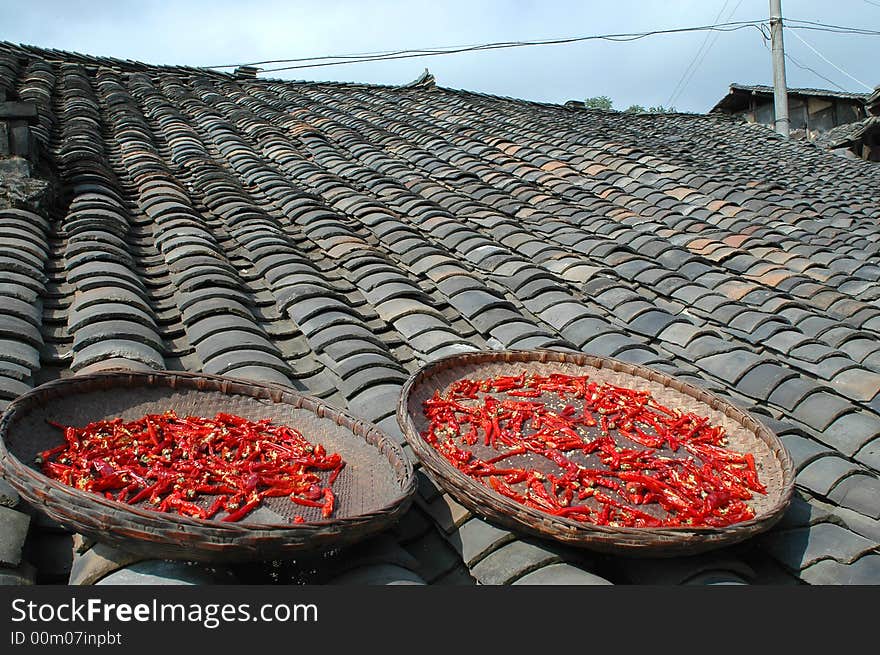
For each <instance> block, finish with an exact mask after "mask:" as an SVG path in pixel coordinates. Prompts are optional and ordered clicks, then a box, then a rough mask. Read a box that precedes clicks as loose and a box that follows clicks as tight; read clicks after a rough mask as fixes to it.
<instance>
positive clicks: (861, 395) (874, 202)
mask: <svg viewBox="0 0 880 655" xmlns="http://www.w3.org/2000/svg"><path fill="white" fill-rule="evenodd" d="M0 53H7V54H11V55H12V57H9V56H7V57H6V61H7V62H8V61H13V62H14V65H13V64H9V65H7V67H6V68H5V69H4V68H3V67H0V72H2V71H9V72H8V73H5V72H4V73H3V74H4V75H5V79H3V80H2V81H0V84H4V85H5V86H7V87H9V88H11V89H14V90H15V91H17V93H18V95H19V96H20V97H21V98H25V99H30V100H32V101H34V102H36V104H37V106H38V110H39V122H38V124H37V125H36V126H35V127H34V132H35V134H36V136H37V138H38V139H39V140H40V141H41V142H42V143H43V145H44V146H45V148H46V150H47V152H48V153H50V160H51V162H52V163H53V164H54V166H55V167H56V174H57V177H58V182H59V184H60V187H61V191H62V193H61V196H60V197H61V199H62V202H61V204H60V205H59V207H58V209H57V211H55V212H47V213H46V215H42V216H37V215H34V214H32V213H20V212H18V213H17V212H9V211H6V212H0V222H2V225H3V230H4V233H3V235H4V236H3V240H2V251H0V265H2V270H3V276H4V280H3V285H2V296H0V302H2V305H0V312H2V314H0V320H2V322H0V329H2V334H0V360H2V369H0V393H2V394H3V397H4V398H6V399H7V400H8V399H10V398H12V397H14V395H15V394H17V393H19V392H21V391H22V390H24V389H26V388H28V387H29V386H31V385H33V384H35V383H39V382H40V381H42V380H46V379H51V378H53V377H57V376H59V375H70V374H75V373H79V372H83V371H91V370H97V369H100V368H102V367H106V366H112V365H114V364H120V363H121V364H126V365H129V366H134V367H140V368H147V369H148V368H169V369H186V370H192V371H200V370H201V371H207V372H210V373H219V374H229V375H233V376H239V377H247V378H251V379H255V380H269V381H272V382H280V383H282V384H288V385H291V386H293V387H295V388H296V389H300V390H303V391H307V392H309V393H311V394H315V395H318V396H320V397H322V398H325V399H327V400H328V401H330V402H332V403H335V404H337V405H339V406H341V407H347V408H348V409H349V410H350V411H352V412H354V413H355V414H358V415H360V416H362V417H364V418H366V419H369V420H371V421H375V422H377V423H378V425H379V426H381V427H382V428H383V429H385V430H386V431H387V432H388V433H389V434H391V435H392V436H394V437H395V438H397V439H401V435H400V431H399V429H398V428H397V425H396V422H395V418H394V411H395V403H396V401H397V397H398V392H399V389H400V386H401V384H402V383H403V381H404V380H405V378H406V376H407V375H408V374H409V373H411V372H413V371H414V370H416V369H417V368H418V367H419V366H420V365H421V364H422V363H424V362H426V361H429V360H431V359H433V358H436V357H438V356H441V355H444V354H448V353H455V352H464V351H468V350H473V349H477V348H502V347H505V348H562V349H571V350H582V351H584V352H588V353H594V354H597V355H608V356H614V357H617V358H619V359H622V360H626V361H630V362H637V363H640V364H646V365H649V366H652V367H656V368H657V369H658V370H662V371H664V372H667V373H671V374H674V375H678V376H681V377H682V378H683V379H685V380H687V381H689V382H693V383H695V384H697V385H700V386H702V387H705V388H707V389H710V390H712V391H714V392H716V393H718V394H719V395H721V396H723V397H725V398H728V399H730V400H731V401H733V402H734V403H736V404H737V405H739V406H742V407H744V408H746V409H747V410H748V411H750V412H752V413H753V414H755V415H756V416H758V417H759V418H760V419H762V420H764V421H766V423H767V424H768V425H769V426H770V427H771V428H773V429H774V430H776V431H777V433H778V434H779V435H781V437H782V439H783V441H784V442H785V444H786V445H787V447H788V448H789V450H790V452H791V454H792V456H793V459H794V461H795V462H796V465H797V468H798V477H797V482H798V494H797V498H796V500H795V502H794V504H793V506H792V509H791V511H790V512H789V513H788V514H787V516H786V517H785V519H784V521H783V522H782V523H781V524H780V525H779V526H777V527H776V528H774V529H773V531H772V532H771V533H769V534H768V535H766V536H762V537H759V538H756V539H754V540H752V541H751V542H749V543H747V544H742V545H739V546H735V547H731V548H726V549H724V550H721V551H717V552H714V553H711V554H707V555H705V556H700V557H696V558H684V559H672V560H630V559H622V558H614V557H607V556H601V557H600V556H596V555H593V554H590V553H581V552H573V551H571V550H570V549H566V548H561V547H557V546H555V545H553V544H550V543H544V542H538V541H533V540H523V539H519V538H517V537H516V536H515V535H513V534H511V533H510V532H508V531H506V530H502V529H499V528H496V527H495V526H492V525H490V524H488V523H486V522H484V521H483V520H481V519H480V518H478V517H475V516H472V515H471V514H470V513H469V512H467V511H466V510H465V509H464V508H462V507H461V506H460V505H458V504H457V503H456V502H455V501H454V500H453V499H451V498H450V497H448V496H447V495H445V494H443V493H441V492H440V491H439V490H438V489H437V488H436V487H435V486H434V485H433V483H432V482H431V481H430V480H429V479H428V477H427V476H426V475H424V474H421V473H420V490H419V497H418V500H417V503H416V505H415V507H414V509H413V511H412V512H410V514H409V515H408V516H407V518H406V519H405V520H404V521H403V522H402V523H401V525H400V526H399V527H398V528H397V529H396V530H395V532H394V533H393V534H392V535H391V536H390V537H388V538H386V540H385V541H383V544H382V546H381V548H379V547H377V550H376V551H375V552H379V553H380V555H378V556H377V555H376V554H375V552H374V551H372V550H369V549H367V551H368V554H367V555H366V556H365V559H362V560H361V559H358V560H344V561H345V562H349V565H348V568H351V567H354V571H353V572H352V571H349V572H348V573H346V574H345V575H347V576H349V577H348V578H346V579H348V580H350V579H352V576H354V577H353V579H356V580H361V581H363V579H364V576H367V578H369V575H375V576H379V577H382V576H384V577H382V579H386V578H395V577H399V578H400V579H401V580H403V579H404V578H406V579H407V580H408V579H409V578H407V576H408V575H413V574H404V573H400V572H401V571H403V570H405V569H409V570H411V571H413V572H414V574H415V576H417V578H421V579H423V580H426V581H427V582H430V583H434V582H446V583H467V582H473V580H475V579H476V580H478V581H480V582H484V583H518V584H526V583H552V582H560V581H562V582H573V583H585V584H586V583H594V582H602V581H605V580H607V581H611V582H614V583H626V582H664V583H680V582H685V581H693V582H701V583H706V582H713V581H735V582H742V581H745V582H758V583H766V582H784V581H797V580H798V579H799V580H803V581H807V582H867V583H880V554H878V553H877V546H878V543H880V477H878V469H880V306H878V302H877V301H878V298H880V283H878V280H880V227H878V222H880V206H878V198H877V191H876V190H877V189H878V188H880V168H878V167H877V166H876V165H874V164H871V163H868V162H864V161H847V160H843V159H840V158H838V157H835V156H833V155H831V154H828V153H826V152H823V151H821V150H819V149H817V148H815V147H813V146H811V145H808V144H805V143H800V142H794V141H783V140H781V139H779V138H777V137H776V136H775V135H774V134H772V133H771V132H769V131H768V130H766V129H765V128H763V127H757V126H753V125H748V124H745V123H743V122H740V121H737V120H733V119H730V118H728V117H724V116H698V115H682V114H669V115H630V114H626V113H610V112H601V111H593V110H583V109H571V108H565V107H560V106H554V105H547V104H539V103H533V102H525V101H520V100H513V99H508V98H499V97H494V96H488V95H482V94H478V93H469V92H464V91H455V90H450V89H444V88H440V87H436V86H434V85H433V84H432V83H424V84H415V85H411V86H407V87H400V88H394V87H380V86H366V85H353V84H335V83H302V82H284V81H273V80H263V79H247V80H245V79H235V78H233V77H231V76H224V75H219V74H216V73H213V72H203V71H199V70H197V69H185V68H179V69H178V68H160V67H149V66H146V65H140V64H139V65H136V66H134V65H132V66H128V65H126V64H124V63H123V64H119V63H117V62H111V61H109V60H106V61H105V60H101V59H94V58H90V59H88V60H82V59H80V58H79V57H78V56H74V55H68V54H65V53H58V52H57V51H51V52H50V51H40V50H37V49H33V48H31V49H28V50H19V49H17V48H16V47H14V46H11V45H8V44H7V45H3V46H0ZM50 58H51V60H52V61H47V59H50ZM86 64H87V65H86ZM0 520H2V519H0ZM32 530H33V528H32ZM377 558H378V560H377ZM379 560H381V561H379ZM355 561H356V562H357V563H358V564H357V566H356V565H355V564H354V563H352V562H355ZM377 561H379V563H378V564H377V563H376V562H377ZM364 562H367V563H364ZM38 566H39V564H38ZM359 566H360V567H361V568H358V567H359ZM370 567H373V568H370ZM377 567H378V568H377ZM359 571H360V573H359ZM364 571H367V572H366V573H364ZM369 571H373V573H369ZM359 575H360V576H361V577H358V576H359Z"/></svg>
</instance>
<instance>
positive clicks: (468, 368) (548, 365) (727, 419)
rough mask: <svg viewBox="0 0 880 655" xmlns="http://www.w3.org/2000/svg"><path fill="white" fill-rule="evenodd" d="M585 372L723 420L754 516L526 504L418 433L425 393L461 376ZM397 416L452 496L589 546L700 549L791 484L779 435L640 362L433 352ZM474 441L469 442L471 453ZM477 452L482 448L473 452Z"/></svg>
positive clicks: (657, 552)
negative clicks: (628, 515) (651, 521)
mask: <svg viewBox="0 0 880 655" xmlns="http://www.w3.org/2000/svg"><path fill="white" fill-rule="evenodd" d="M524 370H525V371H528V372H529V373H533V374H540V375H548V374H550V373H563V374H568V375H589V376H590V379H591V380H595V381H597V382H607V383H610V384H615V385H619V386H624V387H630V388H638V389H644V390H648V391H650V392H651V393H652V394H653V395H654V397H655V398H656V399H657V400H658V401H659V402H661V403H663V404H664V405H666V406H667V407H670V408H678V409H680V410H682V411H692V412H694V413H696V414H698V415H702V416H708V417H709V418H710V419H711V421H712V423H713V424H715V425H722V426H723V427H724V428H725V430H726V432H727V436H728V439H729V443H730V446H729V447H730V448H732V449H734V450H737V451H739V452H751V453H752V454H753V455H754V457H755V464H756V467H757V470H758V475H759V478H760V480H761V481H762V483H764V484H765V485H766V487H767V494H766V495H758V494H756V495H755V497H754V499H753V501H750V503H751V504H752V506H753V508H754V509H755V514H756V516H755V518H753V519H751V520H749V521H744V522H741V523H737V524H734V525H731V526H728V527H725V528H714V527H707V528H677V527H676V528H625V527H613V526H600V525H595V524H590V523H585V522H580V521H575V520H573V519H567V518H560V517H556V516H553V515H551V514H549V513H545V512H542V511H540V510H537V509H532V508H529V507H525V506H524V505H521V504H520V503H518V502H516V501H514V500H512V499H510V498H507V497H506V496H503V495H501V494H499V493H497V492H495V491H494V490H492V489H490V488H489V487H486V486H484V485H482V484H480V483H478V482H475V481H474V480H472V479H471V478H470V477H468V476H467V475H465V474H464V473H462V472H461V471H459V470H458V469H457V468H455V467H454V466H452V465H451V464H450V463H449V462H447V461H446V459H445V458H444V457H443V456H442V455H440V454H439V453H438V452H437V451H436V450H434V448H433V447H432V446H431V445H430V444H428V443H427V442H426V441H425V440H424V439H423V438H422V437H421V434H422V433H423V432H424V431H426V430H427V428H428V420H427V418H426V417H425V415H424V412H423V404H424V402H425V400H427V399H428V398H430V397H431V396H433V394H434V392H435V391H440V393H441V394H443V393H445V392H446V391H447V390H448V389H449V387H450V385H451V384H452V383H453V382H455V381H456V380H459V379H461V378H463V377H468V378H472V379H473V378H477V379H479V378H488V377H495V376H499V375H519V374H520V373H521V372H523V371H524ZM397 420H398V422H399V423H400V426H401V429H402V430H403V433H404V435H405V437H406V439H407V441H408V442H409V443H410V445H411V446H412V448H413V450H414V451H415V453H416V455H418V457H419V459H420V460H421V462H422V464H423V465H424V466H425V468H426V469H428V471H430V472H431V473H432V474H433V476H434V477H435V479H436V481H437V482H438V484H439V485H440V486H441V487H442V488H443V489H444V490H445V491H447V492H448V493H449V494H451V495H452V496H453V497H454V498H455V499H456V500H457V501H458V502H460V503H461V504H462V505H464V506H465V507H467V508H468V509H470V510H471V511H473V512H475V513H476V514H479V515H481V516H483V517H486V518H487V519H489V520H491V521H494V522H496V523H499V524H501V525H504V526H506V527H509V528H511V529H513V530H516V531H519V532H523V533H527V534H531V535H536V536H539V537H544V538H549V539H553V540H557V541H560V542H563V543H565V544H569V545H573V546H579V547H584V548H589V549H592V550H597V551H602V552H608V553H617V554H625V555H635V556H640V555H643V556H652V557H673V556H678V555H683V554H694V553H699V552H704V551H707V550H711V549H714V548H718V547H721V546H725V545H729V544H733V543H736V542H740V541H743V540H744V539H748V538H749V537H752V536H754V535H756V534H758V533H760V532H763V531H765V530H767V529H769V528H770V527H771V526H773V524H774V523H776V522H777V521H778V520H779V519H780V518H781V517H782V515H783V513H784V512H785V510H786V508H787V506H788V503H789V501H790V500H791V494H792V491H793V488H794V469H793V466H792V462H791V458H790V457H789V455H788V453H787V452H786V450H785V448H784V447H783V445H782V443H781V442H780V440H779V439H778V437H776V435H775V434H773V433H772V432H771V431H770V430H769V429H768V428H767V427H766V426H764V425H762V424H761V423H759V422H758V421H757V420H755V419H754V418H752V417H751V416H750V415H748V414H746V413H745V412H743V411H741V410H740V409H738V408H736V407H734V406H733V405H731V404H730V403H728V402H726V401H724V400H722V399H721V398H719V397H718V396H715V395H714V394H711V393H709V392H707V391H705V390H703V389H700V388H698V387H695V386H693V385H690V384H687V383H685V382H682V381H680V380H676V379H675V378H673V377H670V376H668V375H665V374H663V373H660V372H658V371H654V370H652V369H650V368H647V367H644V366H637V365H633V364H628V363H625V362H621V361H618V360H614V359H609V358H605V357H594V356H590V355H585V354H581V353H568V352H558V351H550V350H535V351H489V352H474V353H467V354H461V355H452V356H449V357H444V358H442V359H438V360H436V361H434V362H432V363H430V364H428V365H427V366H425V367H423V368H422V369H421V370H420V371H418V372H417V373H415V374H414V375H413V376H411V377H410V378H409V380H408V381H407V382H406V384H405V385H404V387H403V389H402V392H401V398H400V401H399V403H398V407H397ZM479 447H480V445H479V444H477V445H476V446H475V447H474V450H475V453H476V452H477V450H478V449H479ZM478 454H481V455H482V453H478Z"/></svg>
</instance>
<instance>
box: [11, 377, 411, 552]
mask: <svg viewBox="0 0 880 655" xmlns="http://www.w3.org/2000/svg"><path fill="white" fill-rule="evenodd" d="M169 409H171V410H174V411H175V412H177V414H178V415H180V416H184V415H200V416H208V417H212V416H214V415H215V414H216V413H217V412H218V411H222V412H228V413H232V414H238V415H240V416H243V417H244V418H247V419H250V420H259V419H270V420H272V421H273V422H274V423H276V424H286V425H290V426H291V427H294V428H296V429H298V430H300V431H301V432H302V433H303V436H305V437H306V439H308V440H309V441H311V442H312V443H320V444H322V445H323V446H324V447H325V448H326V449H327V451H328V452H338V453H339V454H340V455H341V456H342V458H343V459H344V460H345V462H346V466H345V468H344V469H343V470H342V473H341V474H340V475H339V477H338V478H337V479H336V482H335V483H334V485H333V489H334V492H335V493H336V496H337V507H336V510H335V512H334V515H333V516H332V517H331V518H329V519H322V518H321V516H320V510H319V509H317V508H305V507H301V506H298V505H294V504H293V503H291V502H290V501H289V500H287V499H286V498H267V499H265V500H264V503H263V504H262V505H261V506H260V507H259V508H258V509H257V510H255V511H254V512H253V513H251V514H249V515H248V516H247V517H245V518H244V519H242V520H240V521H238V522H230V523H224V522H221V521H219V520H199V519H194V518H189V517H183V516H179V515H177V514H174V513H160V512H155V511H152V510H150V509H148V508H147V507H145V506H143V504H138V505H136V506H131V505H127V504H124V503H119V502H115V501H110V500H107V499H105V498H104V497H103V496H101V495H98V494H94V493H90V492H84V491H80V490H78V489H75V488H73V487H70V486H67V485H65V484H63V483H61V482H56V481H54V480H52V479H50V478H49V477H47V476H45V475H43V474H42V473H41V472H40V471H39V470H37V468H36V466H35V465H34V458H35V456H36V455H37V453H39V452H40V451H42V450H45V449H48V448H51V447H53V446H56V445H58V444H60V443H61V442H62V433H61V431H60V430H58V429H56V428H53V427H51V426H49V425H48V424H47V420H51V421H56V422H58V423H62V424H65V425H77V426H81V425H85V424H87V423H90V422H92V421H97V420H101V419H107V418H113V417H117V416H119V417H122V418H123V419H124V420H134V419H137V418H140V417H141V416H143V415H144V414H148V413H162V412H164V411H166V410H169ZM0 466H2V474H3V477H5V478H6V479H7V480H8V481H9V483H10V484H11V485H12V486H13V487H15V489H16V490H18V492H19V493H20V494H21V496H22V497H23V498H24V499H25V500H27V501H28V502H29V503H31V504H32V505H33V506H34V507H36V508H38V509H39V510H41V511H43V512H45V513H46V514H47V515H48V516H50V517H51V518H52V519H54V520H56V521H58V522H59V523H61V524H62V525H64V526H66V527H68V528H70V529H71V530H74V531H75V532H79V533H81V534H84V535H86V536H89V537H92V538H94V539H96V540H97V541H101V542H104V543H107V544H110V545H113V546H116V547H119V548H121V549H123V550H126V551H128V552H131V553H135V554H138V555H144V556H147V557H156V558H165V559H186V560H197V561H245V560H265V559H273V558H279V557H284V556H291V555H295V554H301V553H305V552H316V551H324V550H330V549H334V548H338V547H342V546H345V545H348V544H351V543H354V542H356V541H359V540H361V539H363V538H365V537H367V536H369V535H372V534H375V533H378V532H380V531H381V530H383V529H385V528H386V527H388V526H389V525H391V524H392V523H394V522H395V521H396V520H397V519H398V518H400V516H402V515H403V513H404V512H405V511H406V509H407V508H408V507H409V504H410V502H411V500H412V495H413V493H414V491H415V478H414V475H413V470H412V465H411V463H410V462H409V460H408V459H407V458H406V457H405V455H404V454H403V451H402V450H401V449H400V447H399V446H398V445H397V444H396V443H394V442H393V441H392V440H391V439H390V438H388V437H387V436H386V435H384V434H383V433H382V432H381V431H380V430H379V429H378V428H376V427H375V426H373V425H372V424H370V423H367V422H364V421H361V420H357V419H355V418H352V417H350V416H348V415H347V414H345V413H343V412H341V411H339V410H337V409H334V408H333V407H330V406H329V405H326V404H325V403H323V402H321V401H320V400H317V399H315V398H312V397H309V396H303V395H300V394H297V393H295V392H293V391H291V390H289V389H287V388H285V387H281V386H274V385H264V384H255V383H252V382H248V381H244V380H234V379H229V378H223V377H217V376H210V375H201V374H190V373H178V372H161V373H160V372H154V373H137V372H132V371H120V372H108V373H102V374H95V375H84V376H81V377H79V376H78V377H74V378H68V379H64V380H56V381H53V382H49V383H47V384H44V385H42V386H40V387H37V388H36V389H33V390H32V391H30V392H28V393H26V394H24V395H22V396H19V397H18V398H17V399H16V400H14V401H13V402H12V403H10V405H9V407H8V408H7V410H6V412H5V413H4V414H3V416H2V418H0ZM211 500H213V497H210V496H208V497H205V498H204V499H203V500H202V501H201V502H202V503H203V504H205V505H208V504H210V502H211ZM296 514H301V515H302V516H303V518H304V519H305V522H304V523H297V524H294V523H292V519H293V517H294V516H295V515H296ZM218 517H222V515H218Z"/></svg>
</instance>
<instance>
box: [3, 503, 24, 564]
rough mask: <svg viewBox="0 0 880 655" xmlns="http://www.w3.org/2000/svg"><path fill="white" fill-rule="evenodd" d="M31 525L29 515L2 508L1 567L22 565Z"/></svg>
mask: <svg viewBox="0 0 880 655" xmlns="http://www.w3.org/2000/svg"><path fill="white" fill-rule="evenodd" d="M30 523H31V517H30V516H28V515H27V514H23V513H22V512H19V511H16V510H14V509H11V508H9V507H2V506H0V566H7V567H10V568H15V567H17V566H18V565H19V564H20V563H21V551H22V548H23V547H24V543H25V540H26V539H27V536H28V527H29V526H30Z"/></svg>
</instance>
